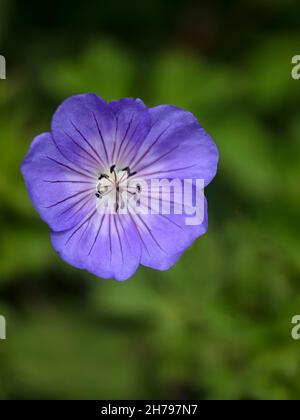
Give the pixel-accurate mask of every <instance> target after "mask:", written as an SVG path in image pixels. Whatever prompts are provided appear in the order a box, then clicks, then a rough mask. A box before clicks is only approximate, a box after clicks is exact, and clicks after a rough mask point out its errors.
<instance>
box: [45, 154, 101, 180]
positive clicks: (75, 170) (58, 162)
mask: <svg viewBox="0 0 300 420" xmlns="http://www.w3.org/2000/svg"><path fill="white" fill-rule="evenodd" d="M46 157H47V158H48V159H50V160H52V161H53V162H55V163H57V165H60V166H63V167H64V168H66V169H69V170H70V171H72V172H74V173H76V174H79V175H81V176H84V177H85V178H90V179H94V177H92V176H91V175H90V176H89V175H87V174H86V173H84V172H81V171H78V170H77V169H74V168H72V167H71V166H68V165H66V164H65V163H62V162H60V161H59V160H56V159H54V158H52V157H50V156H46Z"/></svg>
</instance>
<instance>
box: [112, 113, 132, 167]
mask: <svg viewBox="0 0 300 420" xmlns="http://www.w3.org/2000/svg"><path fill="white" fill-rule="evenodd" d="M133 116H134V113H133V114H132V116H131V119H130V122H129V124H128V126H127V129H126V131H125V135H124V137H123V139H122V140H121V143H120V147H119V149H118V154H117V158H116V162H118V160H119V158H120V153H121V149H122V146H123V143H124V141H125V139H126V137H127V135H128V133H129V130H130V127H131V124H132V121H133Z"/></svg>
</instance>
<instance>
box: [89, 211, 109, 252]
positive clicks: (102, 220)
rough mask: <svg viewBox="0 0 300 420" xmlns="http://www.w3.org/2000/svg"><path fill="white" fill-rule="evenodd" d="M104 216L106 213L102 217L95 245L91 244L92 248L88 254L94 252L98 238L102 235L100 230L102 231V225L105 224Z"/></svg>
mask: <svg viewBox="0 0 300 420" xmlns="http://www.w3.org/2000/svg"><path fill="white" fill-rule="evenodd" d="M104 218H105V214H103V215H102V219H101V222H100V225H99V228H98V231H97V233H96V236H95V239H94V242H93V245H92V246H91V249H90V252H89V253H88V255H91V253H92V252H93V249H94V246H95V245H96V242H97V240H98V238H99V235H100V231H101V228H102V225H103V222H104Z"/></svg>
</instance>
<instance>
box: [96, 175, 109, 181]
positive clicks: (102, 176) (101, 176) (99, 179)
mask: <svg viewBox="0 0 300 420" xmlns="http://www.w3.org/2000/svg"><path fill="white" fill-rule="evenodd" d="M102 178H106V179H108V178H109V176H108V175H106V174H101V175H100V176H99V178H98V181H101V179H102Z"/></svg>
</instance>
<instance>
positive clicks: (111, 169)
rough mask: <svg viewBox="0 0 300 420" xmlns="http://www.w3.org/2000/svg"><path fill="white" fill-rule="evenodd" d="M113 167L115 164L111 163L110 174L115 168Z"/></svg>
mask: <svg viewBox="0 0 300 420" xmlns="http://www.w3.org/2000/svg"><path fill="white" fill-rule="evenodd" d="M115 167H116V165H112V166H111V167H110V173H111V174H112V173H113V171H114V170H115Z"/></svg>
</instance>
